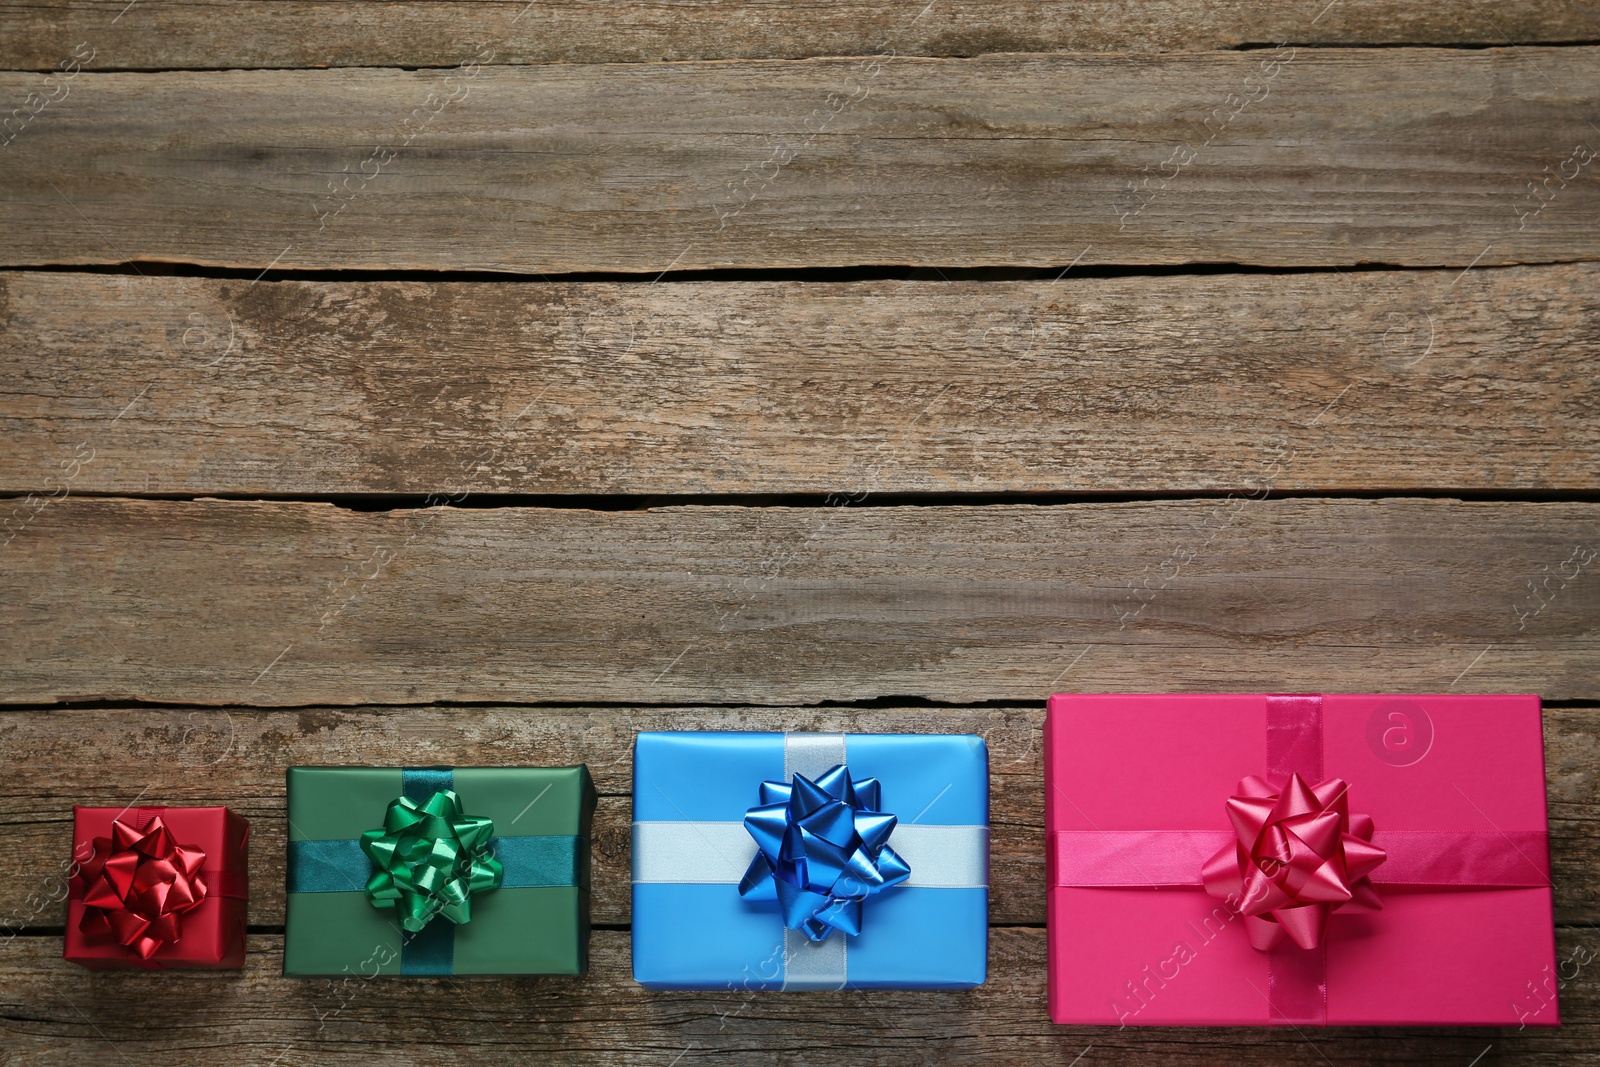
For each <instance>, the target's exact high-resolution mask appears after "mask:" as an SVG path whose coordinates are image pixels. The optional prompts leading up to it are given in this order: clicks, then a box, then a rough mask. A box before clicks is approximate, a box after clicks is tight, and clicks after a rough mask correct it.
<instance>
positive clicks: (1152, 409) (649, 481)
mask: <svg viewBox="0 0 1600 1067" xmlns="http://www.w3.org/2000/svg"><path fill="white" fill-rule="evenodd" d="M1507 308H1515V309H1518V310H1517V312H1516V314H1514V315H1508V314H1506V309H1507ZM1596 317H1600V266H1596V265H1592V264H1582V265H1568V266H1549V267H1526V268H1509V269H1503V270H1475V271H1472V272H1469V273H1468V274H1467V275H1466V276H1465V277H1462V276H1461V274H1460V272H1459V271H1455V270H1450V271H1422V272H1414V271H1405V272H1401V271H1393V272H1389V271H1377V272H1355V273H1351V272H1337V273H1335V272H1327V273H1311V274H1294V275H1287V276H1277V275H1256V274H1225V275H1198V276H1180V277H1154V278H1149V277H1146V278H1089V279H1074V278H1072V277H1070V276H1069V277H1067V278H1064V279H1062V280H1061V281H1059V282H1054V283H1052V282H1049V281H1033V282H955V283H942V282H898V281H880V282H858V283H844V284H833V283H800V282H762V283H748V282H684V283H680V284H673V285H654V286H651V285H638V284H626V283H624V284H613V283H578V284H567V283H556V284H550V285H545V284H537V285H507V284H494V283H436V282H367V281H350V282H342V281H341V282H320V281H318V282H311V281H306V282H300V281H296V282H260V283H257V284H254V285H252V284H251V283H250V282H248V281H245V280H214V279H203V278H174V277H152V278H142V277H137V276H122V275H92V274H80V273H34V272H16V273H9V274H0V439H3V440H5V441H7V442H8V443H9V445H10V447H9V448H7V449H5V450H4V451H3V452H0V491H8V492H16V493H23V492H35V493H49V492H54V491H57V484H58V480H59V479H61V478H63V477H64V476H65V472H66V471H68V470H71V469H72V466H71V464H72V460H73V458H74V457H84V458H86V459H87V461H86V462H81V463H79V464H78V465H77V467H76V472H77V476H76V478H74V479H73V480H72V483H71V488H72V490H73V491H76V492H96V493H121V494H144V493H167V494H211V493H218V494H268V495H308V494H309V495H316V494H358V493H412V494H418V495H421V494H424V493H428V492H432V491H436V490H438V491H449V492H461V491H470V492H472V493H475V494H477V493H541V494H543V493H640V494H645V493H655V494H660V493H674V494H691V493H741V492H742V493H753V492H773V493H793V492H810V493H827V492H830V491H834V490H843V491H848V492H851V493H856V492H860V491H869V492H872V493H894V492H953V491H959V492H1018V491H1027V492H1041V491H1072V492H1108V491H1112V492H1114V491H1133V492H1146V491H1165V492H1172V491H1185V490H1186V491H1193V490H1224V491H1225V490H1244V491H1251V490H1253V489H1255V488H1256V486H1257V484H1258V483H1257V481H1256V479H1257V478H1258V477H1259V476H1260V474H1261V473H1262V465H1263V464H1264V463H1267V462H1269V459H1270V457H1272V456H1274V455H1277V454H1278V453H1280V452H1282V453H1284V454H1285V455H1287V454H1288V450H1290V449H1292V450H1293V455H1292V458H1287V459H1285V461H1284V462H1283V463H1281V464H1280V465H1279V466H1278V467H1277V469H1276V471H1275V475H1276V476H1275V479H1274V483H1275V485H1276V486H1277V487H1278V488H1279V489H1280V490H1287V489H1300V490H1317V491H1330V490H1352V489H1355V490H1367V491H1371V490H1379V489H1390V490H1400V489H1403V490H1417V489H1432V490H1437V489H1451V490H1456V489H1468V490H1487V489H1500V490H1522V489H1593V488H1595V487H1596V486H1597V480H1600V467H1597V465H1596V464H1595V463H1594V462H1593V457H1595V456H1597V455H1600V425H1597V424H1596V422H1595V420H1594V419H1593V418H1592V417H1591V415H1592V412H1593V411H1594V410H1596V409H1597V408H1600V337H1597V336H1596V335H1595V333H1594V332H1593V330H1592V329H1590V327H1589V324H1590V323H1592V322H1593V321H1594V320H1595V319H1596ZM63 464H66V466H65V467H63Z"/></svg>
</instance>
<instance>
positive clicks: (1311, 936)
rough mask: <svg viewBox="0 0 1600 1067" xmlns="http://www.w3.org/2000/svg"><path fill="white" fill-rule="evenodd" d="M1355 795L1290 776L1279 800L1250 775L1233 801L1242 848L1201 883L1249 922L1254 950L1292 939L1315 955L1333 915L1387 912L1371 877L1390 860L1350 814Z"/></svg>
mask: <svg viewBox="0 0 1600 1067" xmlns="http://www.w3.org/2000/svg"><path fill="white" fill-rule="evenodd" d="M1349 789H1350V786H1349V785H1348V783H1346V782H1345V781H1344V780H1343V779H1341V778H1330V779H1328V780H1327V781H1325V782H1323V783H1322V784H1321V785H1319V786H1316V787H1312V786H1309V785H1307V784H1306V782H1305V779H1303V778H1301V777H1300V776H1299V775H1298V774H1291V775H1290V776H1289V783H1288V785H1286V786H1285V787H1284V789H1283V790H1282V791H1281V792H1280V791H1278V790H1276V789H1274V788H1272V786H1271V785H1270V784H1269V783H1268V782H1266V781H1265V780H1264V779H1262V778H1257V777H1255V776H1254V775H1252V776H1250V777H1248V778H1245V779H1244V780H1243V781H1241V782H1240V783H1239V793H1238V795H1236V796H1233V797H1230V798H1229V799H1228V803H1227V810H1228V818H1229V819H1230V820H1231V821H1232V822H1233V829H1234V833H1235V834H1236V835H1237V840H1236V841H1235V842H1234V843H1233V844H1231V845H1229V846H1228V847H1226V848H1224V849H1221V850H1220V851H1218V852H1217V854H1216V855H1214V856H1212V857H1211V858H1210V859H1209V860H1207V861H1206V862H1205V865H1204V867H1203V868H1202V869H1201V880H1202V881H1203V882H1204V883H1205V887H1206V892H1208V893H1210V894H1211V895H1212V896H1214V897H1220V898H1222V899H1224V900H1226V901H1228V902H1229V903H1230V904H1232V905H1233V906H1234V907H1236V908H1237V909H1238V910H1239V912H1240V913H1241V914H1242V915H1244V917H1245V930H1246V931H1247V932H1248V933H1249V935H1250V944H1251V945H1252V946H1253V947H1255V948H1257V949H1260V950H1261V951H1267V950H1269V949H1272V948H1275V947H1276V946H1278V945H1279V944H1281V943H1282V942H1283V940H1284V938H1285V937H1287V938H1289V939H1290V940H1292V941H1293V942H1294V943H1295V944H1296V945H1299V946H1300V947H1301V948H1316V947H1317V946H1318V945H1320V944H1321V943H1322V937H1323V934H1324V932H1325V931H1326V929H1327V925H1328V915H1329V914H1330V913H1332V912H1334V911H1338V910H1340V909H1343V910H1345V911H1350V912H1371V911H1378V910H1379V909H1381V908H1382V906H1383V905H1382V904H1381V903H1380V902H1379V900H1378V894H1377V892H1376V891H1375V890H1374V889H1373V888H1372V882H1371V880H1370V879H1369V878H1368V877H1367V876H1368V875H1369V874H1371V873H1372V871H1373V870H1374V869H1376V868H1377V867H1378V865H1379V864H1381V863H1382V862H1383V861H1384V860H1385V859H1386V858H1387V853H1385V852H1384V850H1383V849H1381V848H1379V847H1378V846H1376V845H1374V844H1373V843H1372V819H1371V818H1370V817H1369V816H1366V815H1351V814H1350V811H1349V801H1348V795H1349Z"/></svg>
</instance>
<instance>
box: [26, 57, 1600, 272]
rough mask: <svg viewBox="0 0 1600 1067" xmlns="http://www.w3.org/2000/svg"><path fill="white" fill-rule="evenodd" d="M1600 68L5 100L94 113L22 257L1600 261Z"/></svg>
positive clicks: (39, 146)
mask: <svg viewBox="0 0 1600 1067" xmlns="http://www.w3.org/2000/svg"><path fill="white" fill-rule="evenodd" d="M1597 56H1600V49H1597V48H1594V47H1566V48H1517V49H1507V50H1502V49H1479V50H1473V51H1450V50H1440V49H1378V50H1367V51H1356V50H1345V49H1300V50H1298V51H1294V50H1291V49H1284V50H1282V51H1273V52H1222V53H1204V54H1188V55H1170V56H1131V55H1095V56H1016V55H997V56H985V57H979V58H976V59H971V60H952V59H917V58H904V59H901V58H885V57H868V58H866V59H860V60H857V59H837V60H816V61H806V62H788V61H770V62H768V61H763V62H745V61H740V62H715V63H697V64H671V65H655V64H622V65H609V66H574V65H555V66H541V67H482V66H477V65H476V63H475V64H474V65H472V66H470V67H469V68H464V69H453V70H437V69H435V70H425V71H397V70H360V71H356V70H338V71H225V72H203V73H167V74H104V73H93V72H83V73H79V74H78V75H77V77H76V79H75V80H74V81H72V82H71V83H70V86H68V85H66V83H63V85H62V87H58V88H54V89H51V88H47V86H46V82H45V77H44V76H43V75H38V74H4V75H0V99H19V100H20V99H23V98H24V97H25V95H26V94H27V93H28V92H30V91H34V92H38V93H47V92H48V93H57V94H59V93H60V92H61V91H63V89H65V90H66V91H68V92H69V95H67V96H66V97H65V99H62V100H61V101H60V102H59V103H57V104H56V105H54V106H49V105H47V104H44V103H41V104H39V105H38V109H39V110H38V113H37V114H33V115H32V116H31V118H30V119H29V121H28V122H27V123H26V124H25V125H23V126H22V127H21V128H20V129H19V130H18V131H16V134H15V136H14V138H13V139H12V140H11V141H10V143H9V144H8V145H7V147H6V148H5V149H4V151H5V153H6V169H5V172H4V174H3V175H0V234H4V239H3V242H0V265H26V264H90V263H118V262H122V261H126V260H140V261H152V260H155V261H178V262H184V263H193V264H202V265H208V266H219V267H237V268H246V269H248V270H250V271H251V273H252V275H253V274H255V273H256V272H259V271H261V270H264V269H266V268H268V267H277V268H279V269H288V268H324V267H336V268H341V269H351V268H384V269H396V268H418V269H438V270H469V269H471V270H490V271H516V272H548V271H599V270H606V271H632V272H647V273H649V274H651V275H654V274H656V273H658V272H661V271H665V270H667V269H668V268H675V269H678V270H688V269H692V268H775V267H834V266H849V265H861V264H910V265H915V266H937V267H951V266H956V267H959V266H985V265H1013V266H1029V267H1055V268H1060V267H1063V266H1065V265H1067V264H1069V263H1072V262H1074V261H1078V262H1080V263H1081V264H1082V265H1085V266H1087V265H1089V264H1093V263H1098V264H1183V263H1217V262H1221V263H1246V264H1261V265H1267V266H1299V265H1313V266H1317V265H1327V264H1334V265H1343V264H1351V263H1363V262H1381V263H1395V264H1403V265H1408V266H1457V267H1466V266H1468V265H1469V264H1478V265H1481V266H1489V265H1493V264H1504V263H1515V262H1530V261H1531V262H1549V261H1552V260H1580V259H1593V258H1595V257H1596V255H1597V254H1600V225H1596V223H1597V221H1600V183H1596V182H1594V181H1591V180H1587V179H1586V178H1585V177H1584V175H1585V174H1587V173H1592V170H1593V167H1594V166H1595V165H1596V164H1595V163H1594V161H1593V155H1594V151H1595V149H1594V141H1595V139H1596V134H1595V132H1594V129H1593V128H1592V127H1591V126H1590V124H1589V121H1588V116H1590V115H1592V114H1594V113H1595V111H1596V109H1597V106H1600V62H1597ZM40 99H41V100H42V99H43V97H40ZM32 106H33V105H30V107H32ZM1575 146H1576V147H1575ZM1586 168H1587V169H1586ZM1534 182H1539V183H1540V185H1539V186H1537V187H1536V186H1534V185H1533V183H1534ZM1541 208H1542V210H1538V209H1541ZM1080 257H1083V258H1080Z"/></svg>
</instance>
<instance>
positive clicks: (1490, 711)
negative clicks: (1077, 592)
mask: <svg viewBox="0 0 1600 1067" xmlns="http://www.w3.org/2000/svg"><path fill="white" fill-rule="evenodd" d="M1044 729H1045V783H1046V786H1045V788H1046V794H1047V796H1046V803H1045V827H1046V831H1047V834H1048V846H1047V855H1048V858H1049V872H1050V874H1049V877H1050V886H1049V923H1050V929H1049V938H1050V1017H1051V1018H1052V1019H1054V1020H1055V1021H1056V1022H1058V1023H1086V1024H1099V1025H1104V1024H1110V1025H1157V1026H1195V1025H1205V1026H1272V1025H1295V1026H1306V1025H1313V1026H1315V1025H1374V1024H1380V1025H1381V1024H1392V1025H1424V1026H1428V1025H1464V1024H1465V1025H1486V1026H1520V1025H1530V1026H1533V1025H1538V1026H1554V1025H1557V1023H1558V1022H1559V1019H1558V1017H1557V1009H1556V1004H1555V1000H1554V995H1553V993H1552V992H1550V991H1551V990H1553V989H1554V988H1555V982H1554V980H1553V979H1554V975H1555V967H1556V964H1555V935H1554V927H1553V923H1552V917H1551V887H1550V875H1549V871H1550V867H1549V844H1548V823H1547V820H1546V814H1545V778H1544V743H1543V734H1542V730H1541V722H1540V711H1539V698H1538V697H1536V696H1447V695H1442V694H1431V695H1418V696H1394V695H1389V696H1385V695H1376V694H1370V695H1355V694H1324V695H1306V694H1300V695H1281V696H1279V695H1266V694H1230V695H1224V696H1210V695H1205V696H1201V695H1185V696H1170V695H1080V694H1060V695H1056V696H1053V697H1051V698H1050V710H1049V715H1048V717H1047V719H1046V722H1045V728H1044Z"/></svg>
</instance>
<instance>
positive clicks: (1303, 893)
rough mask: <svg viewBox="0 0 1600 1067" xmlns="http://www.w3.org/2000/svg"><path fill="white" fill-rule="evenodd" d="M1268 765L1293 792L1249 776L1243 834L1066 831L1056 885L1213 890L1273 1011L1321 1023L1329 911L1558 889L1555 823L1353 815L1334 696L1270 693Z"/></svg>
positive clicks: (1059, 840)
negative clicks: (1410, 897)
mask: <svg viewBox="0 0 1600 1067" xmlns="http://www.w3.org/2000/svg"><path fill="white" fill-rule="evenodd" d="M1267 771H1268V776H1269V777H1270V778H1272V779H1274V780H1277V781H1282V782H1284V783H1285V785H1284V788H1283V789H1281V790H1279V789H1274V788H1273V786H1272V785H1271V784H1270V783H1269V782H1268V781H1266V780H1264V779H1261V778H1256V777H1253V776H1252V777H1250V778H1246V779H1245V780H1244V781H1242V782H1240V783H1239V794H1238V795H1236V796H1234V797H1232V798H1230V799H1229V800H1228V801H1227V804H1226V808H1227V812H1228V815H1229V819H1230V821H1231V822H1232V823H1233V829H1232V830H1231V831H1228V830H1110V831H1102V830H1057V831H1055V834H1054V837H1055V841H1054V845H1055V848H1054V850H1053V851H1054V853H1055V869H1054V884H1055V885H1057V886H1071V887H1090V888H1093V887H1102V888H1147V887H1148V888H1184V889H1191V888H1204V889H1205V890H1206V891H1208V892H1210V893H1211V894H1212V895H1214V896H1220V897H1223V898H1224V899H1227V900H1228V902H1229V903H1230V905H1232V906H1234V907H1235V908H1236V910H1238V911H1239V913H1240V914H1242V915H1244V916H1245V924H1244V925H1245V927H1246V929H1247V931H1248V932H1249V935H1250V940H1251V944H1252V945H1254V946H1255V947H1256V948H1257V949H1260V950H1261V951H1263V952H1265V953H1266V954H1267V958H1268V977H1267V990H1266V996H1267V1001H1268V1007H1269V1009H1270V1011H1271V1012H1272V1014H1273V1015H1275V1016H1282V1018H1283V1019H1284V1020H1286V1021H1287V1022H1289V1023H1295V1024H1301V1023H1304V1024H1309V1025H1315V1026H1325V1025H1327V1021H1328V983H1327V955H1326V946H1325V944H1324V932H1325V929H1326V923H1327V918H1328V915H1329V913H1331V912H1333V911H1335V910H1344V911H1373V910H1377V909H1378V908H1380V907H1381V906H1382V905H1381V903H1380V902H1379V900H1378V894H1377V892H1376V890H1375V887H1376V886H1389V887H1395V888H1401V887H1404V888H1407V889H1444V888H1467V889H1471V888H1480V889H1489V888H1495V889H1512V888H1533V887H1537V886H1547V885H1549V884H1550V848H1549V835H1548V834H1547V833H1545V832H1543V831H1512V832H1504V833H1500V832H1496V833H1471V832H1455V831H1434V830H1381V829H1377V828H1375V827H1374V826H1373V825H1372V820H1371V819H1370V818H1367V817H1366V816H1364V815H1360V814H1354V815H1352V814H1350V813H1349V810H1348V801H1347V797H1348V792H1349V788H1348V786H1347V785H1346V783H1345V782H1343V781H1342V780H1340V779H1338V778H1333V779H1329V780H1328V781H1325V782H1324V781H1322V698H1321V697H1320V696H1269V697H1267ZM1308 781H1315V782H1318V783H1319V784H1318V785H1316V786H1310V785H1308V784H1307V783H1308ZM1274 1021H1277V1020H1276V1019H1274Z"/></svg>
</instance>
